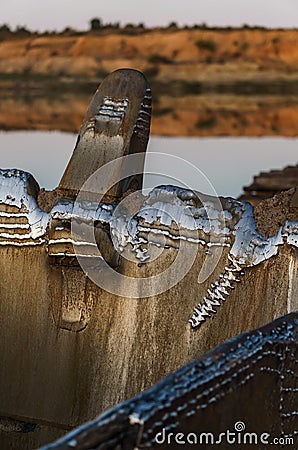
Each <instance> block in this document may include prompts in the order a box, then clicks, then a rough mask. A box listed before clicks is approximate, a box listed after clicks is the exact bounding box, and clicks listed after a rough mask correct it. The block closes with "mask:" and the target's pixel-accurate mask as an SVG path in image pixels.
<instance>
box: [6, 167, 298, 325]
mask: <svg viewBox="0 0 298 450" xmlns="http://www.w3.org/2000/svg"><path fill="white" fill-rule="evenodd" d="M29 178H30V174H28V173H26V172H22V171H19V170H1V171H0V245H11V246H28V245H40V244H43V243H44V242H47V244H48V249H49V248H50V247H51V246H53V245H59V244H65V243H71V244H76V245H80V246H81V247H82V252H80V256H82V255H83V256H86V257H92V247H94V244H93V243H92V242H89V241H84V240H82V239H80V238H78V237H77V236H76V237H74V236H72V235H70V233H69V226H68V233H67V227H65V223H69V222H71V221H72V220H76V221H89V222H90V221H91V223H92V225H94V226H96V224H97V223H98V224H100V225H102V226H106V225H108V226H109V229H110V233H111V237H112V240H113V244H114V247H115V249H116V250H117V251H118V252H119V253H122V252H123V251H124V250H125V248H126V247H129V248H130V250H131V251H132V253H133V255H134V258H135V260H136V261H137V262H138V263H145V262H146V261H150V258H151V255H150V248H153V247H151V246H158V247H163V248H169V247H174V248H177V242H178V241H179V240H181V241H182V240H183V241H186V242H188V243H189V244H190V245H191V244H195V245H197V246H198V249H199V251H200V252H205V253H206V254H209V253H210V252H212V248H213V247H225V248H229V254H228V263H227V265H226V266H225V268H224V271H223V272H222V273H221V274H220V275H219V278H218V279H217V280H216V281H215V282H214V283H212V284H211V285H210V287H209V289H207V292H206V295H205V296H204V297H203V299H199V303H198V305H197V306H196V307H195V308H194V314H193V315H192V316H191V318H190V319H189V322H190V323H191V325H192V327H194V328H195V327H197V326H199V325H200V324H201V323H202V322H204V321H205V320H206V318H208V317H210V316H211V314H212V313H215V312H216V311H215V308H216V307H218V306H220V305H221V302H223V301H225V300H226V299H227V297H228V296H229V294H230V291H231V290H232V289H234V288H235V283H237V282H240V277H241V275H243V273H244V269H245V268H246V267H253V266H256V265H258V264H260V263H261V262H263V261H265V260H267V259H269V258H271V257H272V256H274V255H276V254H277V252H278V246H280V245H283V244H284V243H285V242H286V243H288V244H289V245H292V246H295V247H298V222H289V221H287V222H286V223H285V225H284V226H283V227H280V229H279V232H278V233H277V234H276V235H275V236H272V237H269V238H266V237H264V236H263V235H261V234H260V233H259V232H258V231H257V228H256V222H255V219H254V215H253V208H252V206H251V205H250V204H249V203H246V202H241V201H237V200H234V199H232V198H222V199H221V206H222V208H218V204H219V202H218V199H215V198H212V197H205V200H204V204H203V205H204V206H202V203H201V202H200V200H199V198H200V199H202V196H201V194H196V193H195V192H193V191H190V190H187V189H182V188H178V187H175V186H159V187H157V188H154V189H153V190H152V191H151V192H150V193H149V195H148V196H146V197H144V201H143V203H142V205H141V207H140V208H139V210H138V212H137V213H136V214H135V215H125V214H124V213H121V214H119V212H118V214H117V213H116V211H117V208H116V206H115V205H110V204H105V203H99V204H98V203H94V202H88V201H86V202H81V203H80V204H78V203H77V202H76V207H75V213H74V203H73V201H70V200H65V199H59V200H58V202H57V203H56V205H55V206H54V208H53V209H52V210H51V212H50V213H49V214H48V213H45V212H44V211H42V210H41V209H40V208H39V207H38V205H37V202H36V199H35V198H34V197H33V196H32V195H30V194H29V193H28V188H29ZM54 221H55V225H54ZM51 227H54V228H55V237H54V238H53V239H49V237H48V231H47V230H48V229H51ZM48 251H49V253H50V254H51V251H50V250H48ZM53 254H55V255H56V256H59V255H64V256H75V253H73V252H71V253H67V252H65V253H58V252H57V253H53Z"/></svg>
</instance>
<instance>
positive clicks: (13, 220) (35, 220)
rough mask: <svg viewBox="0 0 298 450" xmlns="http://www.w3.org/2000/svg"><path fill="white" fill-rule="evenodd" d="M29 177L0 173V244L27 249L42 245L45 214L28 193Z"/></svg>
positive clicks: (5, 172) (23, 174) (6, 171)
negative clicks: (27, 247) (26, 247)
mask: <svg viewBox="0 0 298 450" xmlns="http://www.w3.org/2000/svg"><path fill="white" fill-rule="evenodd" d="M30 177H31V175H30V174H29V173H27V172H23V171H21V170H17V169H12V170H0V245H14V246H28V245H29V246H31V245H40V244H42V243H44V242H45V233H46V227H47V224H48V220H49V214H47V213H45V212H44V211H42V210H41V209H40V208H39V207H38V205H37V201H36V199H35V198H34V197H33V196H32V195H31V194H30V193H29V192H28V191H29V190H30V186H29V180H30Z"/></svg>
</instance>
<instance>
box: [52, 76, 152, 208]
mask: <svg viewBox="0 0 298 450" xmlns="http://www.w3.org/2000/svg"><path fill="white" fill-rule="evenodd" d="M150 121H151V90H150V87H149V84H148V82H147V80H146V79H145V77H144V75H143V74H142V73H141V72H138V71H136V70H131V69H119V70H116V71H115V72H112V73H111V74H110V75H108V76H107V77H106V78H105V79H104V81H103V82H102V83H101V85H100V86H99V88H98V90H97V91H96V93H95V95H94V97H93V99H92V101H91V103H90V106H89V108H88V111H87V113H86V115H85V118H84V121H83V124H82V127H81V130H80V133H79V136H78V140H77V144H76V147H75V149H74V153H73V155H72V158H71V160H70V162H69V164H68V166H67V168H66V170H65V172H64V175H63V177H62V179H61V182H60V184H59V188H58V191H59V195H60V196H62V197H66V198H75V197H76V195H77V194H78V191H79V190H80V188H81V187H82V185H83V184H84V183H85V182H86V180H87V179H88V178H89V177H90V175H92V174H93V173H94V172H95V171H96V170H97V169H98V168H100V167H102V166H104V165H105V164H106V163H108V162H109V161H112V160H115V159H116V158H118V157H120V156H125V155H128V154H132V153H138V152H145V151H146V147H147V143H148V139H149V131H150ZM120 171H121V168H120ZM139 172H140V175H139V176H138V177H135V178H134V179H133V180H126V181H125V180H123V182H121V183H119V184H117V185H116V186H114V187H113V188H112V189H111V190H110V191H109V192H103V194H104V200H105V201H109V202H112V203H113V202H115V201H117V200H119V198H120V197H121V196H122V194H123V193H124V192H125V191H126V190H128V189H140V188H141V187H142V179H143V177H142V174H143V167H142V165H140V167H139ZM118 177H119V179H120V178H121V173H119V174H118Z"/></svg>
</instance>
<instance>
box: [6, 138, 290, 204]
mask: <svg viewBox="0 0 298 450" xmlns="http://www.w3.org/2000/svg"><path fill="white" fill-rule="evenodd" d="M75 141H76V135H75V134H72V133H66V132H53V131H52V132H48V131H13V132H3V131H2V132H0V167H1V168H18V169H23V170H27V171H29V172H30V173H32V174H33V175H34V177H35V178H36V180H37V181H38V183H39V184H40V186H41V187H44V188H46V189H53V188H55V187H56V186H57V185H58V183H59V180H60V178H61V176H62V174H63V172H64V170H65V167H66V165H67V162H68V160H69V158H70V157H71V154H72V150H73V148H74V145H75ZM149 150H150V151H152V152H164V153H169V154H171V155H174V156H179V157H180V158H183V159H185V160H187V161H189V162H190V163H191V164H193V165H195V166H196V167H197V168H199V169H200V171H202V172H203V174H205V175H206V177H207V178H208V179H209V180H210V182H211V184H212V185H213V186H214V189H215V191H216V192H217V193H218V195H224V196H232V197H238V196H239V195H240V194H241V192H242V188H243V186H246V185H248V184H250V183H251V182H252V179H253V176H254V175H257V174H258V173H260V172H261V171H268V170H271V169H280V168H283V167H285V166H287V165H296V164H297V162H298V152H297V150H298V139H297V138H282V137H270V138H268V137H263V138H249V137H245V138H244V137H243V138H242V137H241V138H236V137H232V138H231V137H222V138H213V137H212V138H209V137H208V138H202V137H201V138H200V137H192V138H184V137H183V138H174V137H157V136H152V137H151V139H150V143H149ZM146 167H147V169H148V170H149V171H150V172H158V173H160V172H162V173H166V174H168V175H169V176H171V174H177V168H178V171H179V170H180V173H182V172H183V173H182V175H183V179H184V181H185V179H186V180H187V181H188V182H189V185H190V187H191V188H192V189H196V190H199V191H203V192H205V193H212V190H209V192H208V183H207V184H206V183H204V181H202V180H203V177H200V176H198V177H197V176H193V171H191V170H190V171H189V174H191V175H188V169H187V167H186V166H185V165H184V164H181V162H179V161H177V160H176V161H175V160H170V163H167V164H164V165H163V166H162V165H161V164H160V161H158V160H157V158H156V156H154V155H149V156H148V158H147V163H146ZM162 183H167V184H169V183H171V184H176V185H179V184H180V185H183V184H182V183H179V181H178V180H171V179H170V178H167V177H161V176H157V175H147V176H146V177H145V184H144V185H145V187H152V186H153V185H158V184H162Z"/></svg>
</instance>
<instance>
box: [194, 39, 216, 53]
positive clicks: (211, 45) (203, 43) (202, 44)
mask: <svg viewBox="0 0 298 450" xmlns="http://www.w3.org/2000/svg"><path fill="white" fill-rule="evenodd" d="M196 46H197V47H198V48H199V49H200V50H208V51H209V52H215V51H216V48H217V47H216V44H215V42H213V41H210V40H204V39H199V40H198V41H197V42H196Z"/></svg>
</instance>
